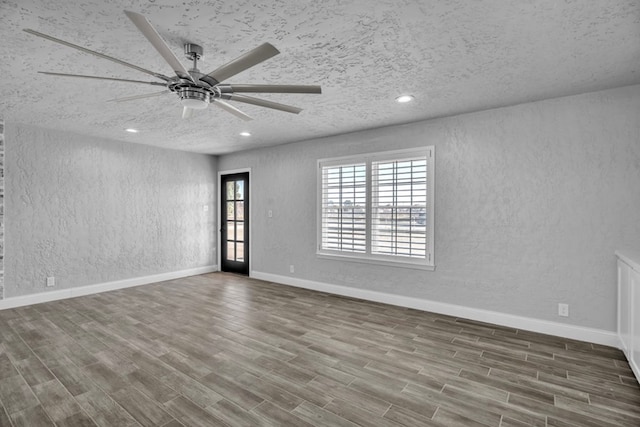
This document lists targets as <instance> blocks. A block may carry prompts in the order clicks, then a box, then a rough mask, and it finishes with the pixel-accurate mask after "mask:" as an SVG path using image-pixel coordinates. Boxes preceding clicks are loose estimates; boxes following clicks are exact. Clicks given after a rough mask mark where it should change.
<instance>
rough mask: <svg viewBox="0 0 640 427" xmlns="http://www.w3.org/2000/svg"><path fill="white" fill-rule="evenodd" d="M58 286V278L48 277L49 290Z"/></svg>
mask: <svg viewBox="0 0 640 427" xmlns="http://www.w3.org/2000/svg"><path fill="white" fill-rule="evenodd" d="M55 285H56V278H55V277H53V276H51V277H47V288H51V287H53V286H55Z"/></svg>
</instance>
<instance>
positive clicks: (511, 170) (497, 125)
mask: <svg viewBox="0 0 640 427" xmlns="http://www.w3.org/2000/svg"><path fill="white" fill-rule="evenodd" d="M639 112H640V86H632V87H624V88H619V89H615V90H610V91H603V92H596V93H590V94H584V95H580V96H573V97H566V98H558V99H552V100H546V101H541V102H535V103H529V104H523V105H518V106H514V107H509V108H501V109H496V110H489V111H484V112H478V113H474V114H466V115H461V116H457V117H451V118H444V119H438V120H433V121H427V122H420V123H414V124H408V125H404V126H396V127H388V128H381V129H377V130H371V131H365V132H358V133H353V134H348V135H340V136H335V137H331V138H324V139H317V140H312V141H307V142H302V143H296V144H288V145H282V146H279V147H275V148H270V149H260V150H254V151H247V152H242V153H236V154H230V155H225V156H222V157H221V158H220V159H219V169H220V170H222V171H224V170H230V169H235V168H243V167H251V168H252V182H253V184H252V191H253V196H252V197H253V200H252V203H253V204H252V215H251V217H252V220H253V231H252V232H253V241H252V256H253V265H252V268H253V270H254V271H259V272H264V273H271V274H279V275H286V276H290V275H291V274H290V273H289V272H288V271H289V265H290V264H293V265H295V275H294V276H297V277H300V278H303V279H307V280H314V281H320V282H326V283H331V284H338V285H345V286H351V287H356V288H365V289H370V290H376V291H382V292H390V293H394V294H399V295H403V296H411V297H418V298H425V299H430V300H434V301H440V302H446V303H452V304H458V305H462V306H468V307H474V308H479V309H487V310H493V311H498V312H502V313H509V314H516V315H522V316H527V317H532V318H537V319H547V320H552V321H561V322H567V323H571V324H576V325H581V326H585V327H594V328H600V329H605V330H615V313H616V284H615V283H616V273H615V258H614V250H616V249H618V248H620V247H626V246H635V247H640V191H639V189H638V188H639V187H638V185H639V183H640V120H638V117H639V116H638V113H639ZM422 145H435V146H436V241H435V247H436V248H435V257H436V271H435V272H425V271H417V270H409V269H400V268H390V267H382V266H373V265H368V264H358V263H348V262H341V261H335V260H326V259H319V258H317V257H316V255H315V248H316V160H317V159H318V158H325V157H334V156H343V155H350V154H357V153H366V152H375V151H383V150H388V149H395V148H406V147H416V146H422ZM270 209H271V210H273V218H268V217H267V212H268V210H270ZM558 302H566V303H569V304H570V310H571V317H569V318H560V317H558V316H557V303H558Z"/></svg>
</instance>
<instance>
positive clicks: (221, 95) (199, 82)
mask: <svg viewBox="0 0 640 427" xmlns="http://www.w3.org/2000/svg"><path fill="white" fill-rule="evenodd" d="M124 13H125V15H127V17H128V18H129V19H130V20H131V21H132V22H133V24H134V25H135V26H136V27H137V28H138V30H139V31H140V32H141V33H142V34H143V35H144V36H145V37H146V38H147V40H149V42H150V43H151V45H152V46H153V47H154V48H155V49H156V51H157V52H158V53H159V54H160V56H162V58H163V59H164V60H165V61H166V62H167V64H169V65H170V66H171V68H172V69H173V71H174V72H175V74H176V75H175V77H168V76H165V75H163V74H160V73H156V72H154V71H151V70H147V69H144V68H142V67H139V66H137V65H134V64H130V63H127V62H125V61H122V60H120V59H117V58H114V57H111V56H108V55H105V54H102V53H100V52H96V51H93V50H90V49H87V48H85V47H82V46H78V45H76V44H73V43H69V42H67V41H64V40H60V39H57V38H55V37H52V36H49V35H46V34H43V33H40V32H38V31H35V30H30V29H25V30H24V31H25V32H27V33H29V34H32V35H35V36H38V37H42V38H45V39H47V40H50V41H53V42H56V43H59V44H62V45H64V46H68V47H71V48H74V49H77V50H80V51H82V52H85V53H89V54H91V55H95V56H98V57H100V58H103V59H107V60H110V61H113V62H116V63H118V64H120V65H123V66H126V67H129V68H133V69H135V70H138V71H140V72H143V73H146V74H149V75H151V76H153V77H155V78H158V79H160V80H162V81H163V82H162V83H160V82H147V81H141V80H130V79H119V78H112V77H100V76H87V75H81V74H66V73H52V72H44V71H41V72H40V73H42V74H47V75H53V76H59V77H76V78H86V79H98V80H112V81H119V82H126V83H136V84H147V85H154V86H164V87H166V89H167V90H165V91H162V92H156V93H151V94H143V95H133V96H128V97H124V98H117V99H113V100H112V101H116V102H122V101H131V100H134V99H142V98H148V97H153V96H159V95H163V94H165V93H170V92H173V93H175V94H177V95H178V97H179V99H180V103H181V104H182V106H183V111H182V117H183V118H185V119H186V118H189V117H190V116H191V114H192V112H193V110H203V109H205V108H207V106H208V105H209V104H211V103H213V104H215V105H217V106H218V107H220V108H221V109H223V110H225V111H227V112H228V113H231V114H233V115H235V116H236V117H238V118H240V119H242V120H251V117H250V116H249V115H247V114H245V113H244V112H242V111H241V110H239V109H237V108H236V107H234V106H233V105H231V104H229V103H227V102H226V101H234V102H241V103H245V104H251V105H256V106H259V107H265V108H271V109H274V110H279V111H285V112H288V113H293V114H298V113H300V111H302V109H300V108H297V107H292V106H290V105H286V104H281V103H277V102H273V101H268V100H266V99H260V98H254V97H250V96H246V95H240V94H239V93H243V92H245V93H305V94H320V93H322V90H321V88H320V86H317V85H270V84H237V85H236V84H224V85H223V84H221V83H222V82H223V81H224V80H226V79H228V78H230V77H233V76H235V75H236V74H238V73H240V72H242V71H245V70H247V69H249V68H251V67H253V66H255V65H258V64H260V63H261V62H263V61H266V60H267V59H269V58H271V57H273V56H275V55H277V54H279V53H280V52H279V51H278V49H276V48H275V47H274V46H273V45H271V44H269V43H263V44H262V45H260V46H258V47H256V48H254V49H252V50H250V51H248V52H245V53H244V54H242V55H240V56H239V57H238V58H236V59H234V60H232V61H230V62H228V63H226V64H225V65H222V66H221V67H218V68H217V69H215V70H213V71H212V72H210V73H208V74H203V73H201V72H200V70H198V60H200V59H201V58H202V55H203V49H202V46H199V45H197V44H193V43H187V44H185V45H184V53H185V55H186V56H187V58H188V59H189V60H191V61H192V64H193V65H192V68H191V69H190V70H187V69H186V68H185V67H184V65H182V63H181V62H180V61H179V60H178V58H177V57H176V56H175V55H174V53H173V52H172V51H171V49H170V48H169V46H168V45H167V44H166V43H165V42H164V40H163V39H162V38H161V37H160V34H159V33H158V32H157V31H156V29H155V28H154V27H153V26H152V25H151V23H150V22H149V21H148V20H147V18H145V17H144V16H143V15H141V14H139V13H136V12H130V11H124Z"/></svg>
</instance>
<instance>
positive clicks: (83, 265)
mask: <svg viewBox="0 0 640 427" xmlns="http://www.w3.org/2000/svg"><path fill="white" fill-rule="evenodd" d="M5 136H6V189H7V200H6V204H7V227H6V247H7V250H6V254H7V257H6V260H5V261H6V270H5V271H6V275H5V278H6V280H5V287H6V288H5V294H6V295H5V296H6V297H7V298H10V297H14V296H21V295H27V294H33V293H39V292H45V291H47V290H60V289H67V288H73V287H78V286H85V285H93V284H98V283H105V282H110V281H116V280H122V279H128V278H138V277H144V276H148V275H155V274H160V273H165V272H176V271H181V270H186V269H191V268H197V267H205V266H213V265H214V264H215V263H216V261H215V233H214V227H215V221H214V220H215V217H214V215H215V212H216V208H215V205H214V203H215V200H216V198H215V179H216V174H217V172H216V159H215V157H213V156H208V155H203V154H194V153H185V152H180V151H173V150H166V149H161V148H155V147H149V146H144V145H139V144H130V143H126V142H119V141H111V140H104V139H95V138H91V137H86V136H80V135H75V134H70V133H65V132H59V131H51V130H45V129H39V128H35V127H30V126H23V125H18V124H14V123H6V134H5ZM205 205H207V206H208V211H207V212H205V211H204V206H205ZM48 276H53V277H55V281H56V284H55V287H50V288H47V287H45V284H46V277H48Z"/></svg>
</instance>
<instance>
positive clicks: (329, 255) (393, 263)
mask: <svg viewBox="0 0 640 427" xmlns="http://www.w3.org/2000/svg"><path fill="white" fill-rule="evenodd" d="M336 252H337V253H336ZM316 256H317V257H318V258H323V259H332V260H335V261H351V262H360V263H363V264H374V265H386V266H389V267H399V268H412V269H414V270H426V271H435V270H436V266H435V265H428V264H425V263H417V262H411V261H406V262H403V261H401V259H400V257H397V258H398V259H394V260H390V259H386V258H385V259H383V258H376V257H375V255H373V256H370V257H367V258H365V257H360V256H357V255H353V256H352V255H348V253H347V252H338V251H335V252H331V251H316Z"/></svg>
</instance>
